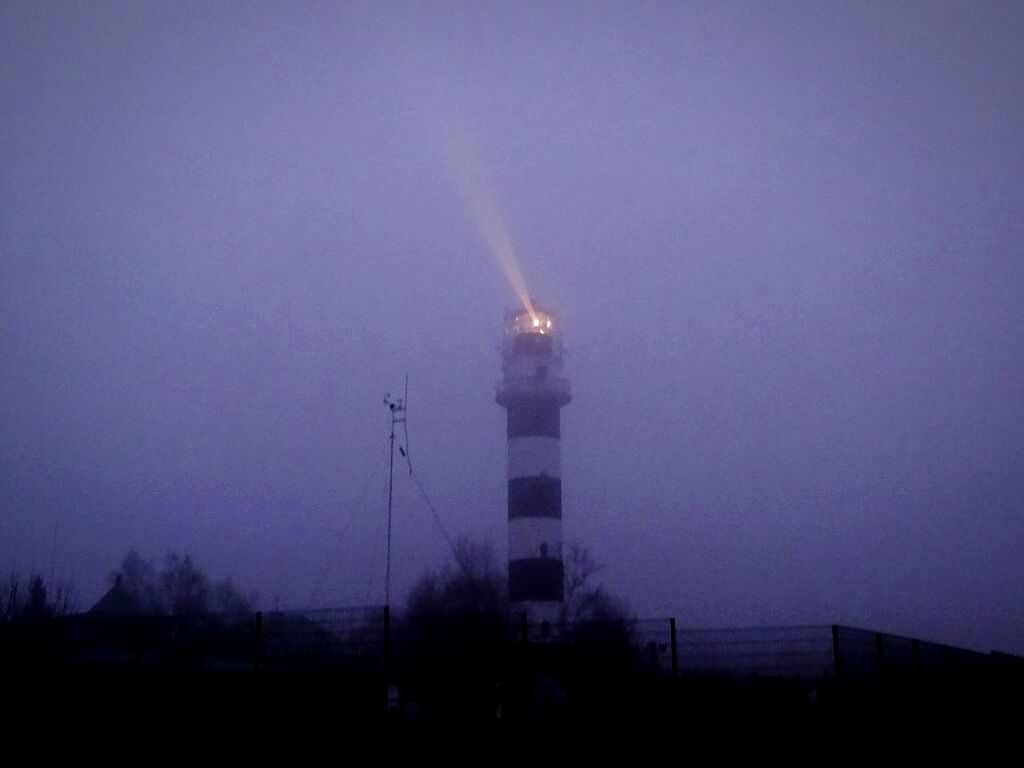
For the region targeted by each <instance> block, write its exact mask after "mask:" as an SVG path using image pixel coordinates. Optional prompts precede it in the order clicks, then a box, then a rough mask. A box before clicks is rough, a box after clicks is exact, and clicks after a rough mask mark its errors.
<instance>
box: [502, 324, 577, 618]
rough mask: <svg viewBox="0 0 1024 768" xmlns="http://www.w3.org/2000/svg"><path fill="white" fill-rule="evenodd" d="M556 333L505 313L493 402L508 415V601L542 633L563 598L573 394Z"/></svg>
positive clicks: (558, 613) (552, 326) (550, 326)
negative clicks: (566, 454)
mask: <svg viewBox="0 0 1024 768" xmlns="http://www.w3.org/2000/svg"><path fill="white" fill-rule="evenodd" d="M558 330H559V329H558V327H557V325H556V323H555V320H554V318H553V317H552V316H551V315H550V314H549V313H547V312H541V311H539V310H537V309H532V310H528V309H522V310H519V311H516V312H507V313H506V315H505V341H504V345H503V348H502V366H501V367H502V373H503V374H504V375H503V377H502V380H501V382H500V383H499V384H498V392H497V398H496V399H497V401H498V404H499V405H501V406H503V407H504V408H505V409H506V410H507V411H508V591H509V602H510V603H511V607H512V612H513V615H516V616H519V615H522V614H525V615H526V617H527V620H528V621H529V624H530V626H531V627H536V628H538V629H539V631H540V633H541V635H542V636H546V635H549V634H551V633H552V632H553V630H554V628H555V627H556V626H557V625H558V623H559V621H560V618H561V613H562V601H563V594H564V584H563V578H564V572H563V568H562V480H561V476H562V473H561V460H560V454H561V448H560V434H561V430H560V426H559V425H560V411H561V408H562V406H564V405H567V404H568V403H569V401H570V400H571V399H572V395H571V393H570V391H569V381H568V380H567V379H566V378H565V377H564V376H562V345H561V342H560V341H559V334H558Z"/></svg>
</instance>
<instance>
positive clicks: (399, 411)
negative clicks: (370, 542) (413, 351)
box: [384, 376, 409, 606]
mask: <svg viewBox="0 0 1024 768" xmlns="http://www.w3.org/2000/svg"><path fill="white" fill-rule="evenodd" d="M408 398H409V377H408V376H406V377H405V397H401V398H396V399H394V400H392V399H391V393H390V392H389V393H388V394H386V395H384V405H386V406H387V407H388V409H389V410H390V411H391V436H390V437H389V438H388V442H389V444H390V452H389V455H388V545H387V561H386V562H387V565H386V566H385V570H384V604H385V605H388V606H390V605H391V506H392V500H393V498H394V488H395V427H396V426H397V425H399V424H405V408H406V405H405V404H406V402H407V401H408ZM399 450H401V449H399ZM402 453H403V455H404V454H405V451H402Z"/></svg>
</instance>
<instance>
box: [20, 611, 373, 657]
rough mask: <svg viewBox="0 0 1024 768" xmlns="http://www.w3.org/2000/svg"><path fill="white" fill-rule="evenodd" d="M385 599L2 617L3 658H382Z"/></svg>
mask: <svg viewBox="0 0 1024 768" xmlns="http://www.w3.org/2000/svg"><path fill="white" fill-rule="evenodd" d="M386 633H387V611H386V609H385V608H384V607H383V606H370V607H359V608H341V609H327V610H316V611H273V612H267V613H263V612H254V613H244V614H210V615H203V616H105V615H96V614H88V613H87V614H80V615H77V616H67V617H63V618H59V619H52V620H48V621H36V622H11V623H7V624H3V625H0V660H6V661H18V660H35V661H40V662H55V663H63V664H76V663H77V664H99V665H111V666H127V665H133V666H143V667H152V666H168V665H172V666H180V665H187V666H195V667H202V668H205V669H225V670H229V669H252V668H259V667H261V666H267V665H269V666H274V665H278V666H280V665H285V666H287V665H289V664H293V665H294V664H295V663H296V662H302V661H307V662H309V661H324V660H328V659H331V660H342V659H347V658H353V659H365V658H367V657H369V658H373V659H376V658H380V657H381V656H382V653H383V649H384V648H385V645H386V642H385V640H386Z"/></svg>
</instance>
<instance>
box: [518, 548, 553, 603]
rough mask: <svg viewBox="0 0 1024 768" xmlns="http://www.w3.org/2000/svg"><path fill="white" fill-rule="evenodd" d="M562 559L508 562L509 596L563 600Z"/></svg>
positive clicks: (522, 598)
mask: <svg viewBox="0 0 1024 768" xmlns="http://www.w3.org/2000/svg"><path fill="white" fill-rule="evenodd" d="M563 578H564V573H563V569H562V561H561V560H556V559H554V558H543V559H542V558H531V559H528V560H512V561H510V562H509V564H508V598H509V600H511V601H512V602H513V603H517V602H521V601H523V600H555V601H561V600H562V596H563V592H564V584H563Z"/></svg>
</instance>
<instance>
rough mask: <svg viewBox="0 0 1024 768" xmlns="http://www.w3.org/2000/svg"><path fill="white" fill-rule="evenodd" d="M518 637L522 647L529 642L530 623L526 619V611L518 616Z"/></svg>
mask: <svg viewBox="0 0 1024 768" xmlns="http://www.w3.org/2000/svg"><path fill="white" fill-rule="evenodd" d="M519 636H520V638H521V639H522V641H523V645H526V644H527V643H528V642H530V622H529V620H528V619H527V618H526V611H523V612H522V613H521V614H519Z"/></svg>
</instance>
